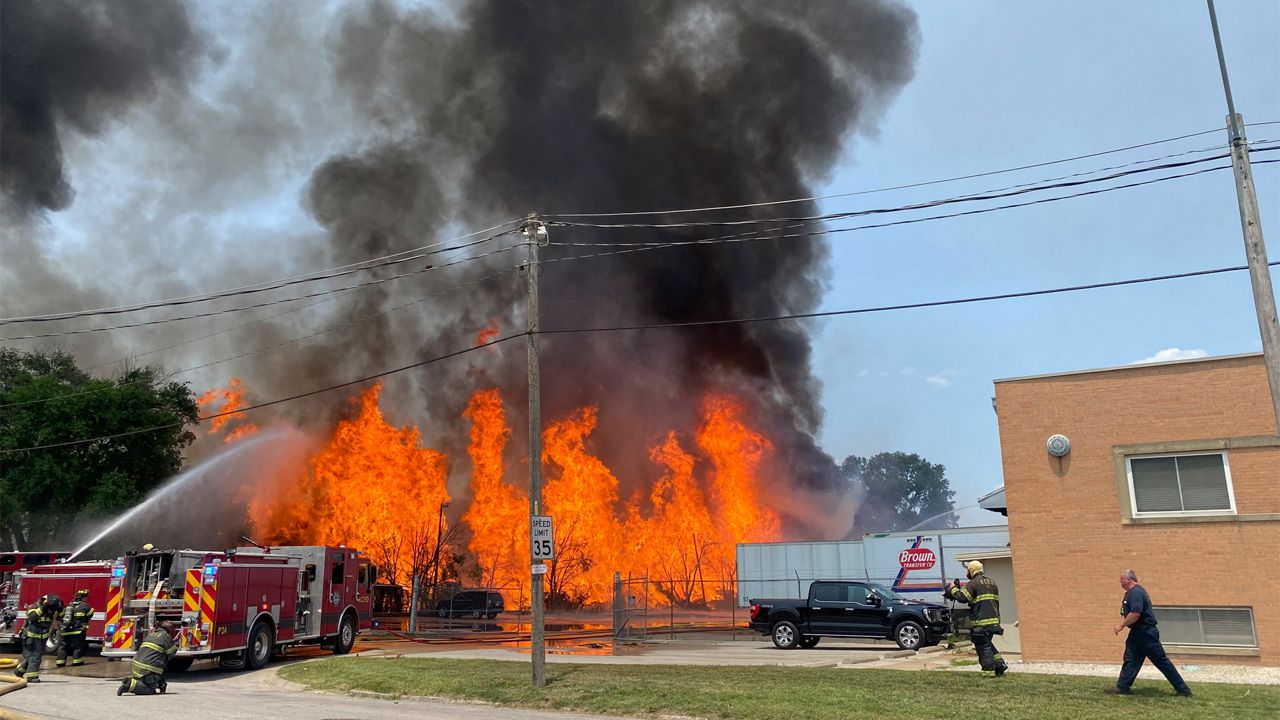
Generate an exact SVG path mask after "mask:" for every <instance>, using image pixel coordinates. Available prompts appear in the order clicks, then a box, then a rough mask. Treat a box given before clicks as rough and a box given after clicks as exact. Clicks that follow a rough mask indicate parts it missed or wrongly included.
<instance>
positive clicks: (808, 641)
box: [800, 635, 822, 650]
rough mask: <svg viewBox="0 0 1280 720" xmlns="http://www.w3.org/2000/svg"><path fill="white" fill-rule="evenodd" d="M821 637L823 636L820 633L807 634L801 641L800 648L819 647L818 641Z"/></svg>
mask: <svg viewBox="0 0 1280 720" xmlns="http://www.w3.org/2000/svg"><path fill="white" fill-rule="evenodd" d="M821 639H822V638H821V637H820V636H818V635H805V636H804V639H803V640H801V641H800V648H801V649H802V650H808V649H809V648H811V647H817V645H818V641H819V640H821Z"/></svg>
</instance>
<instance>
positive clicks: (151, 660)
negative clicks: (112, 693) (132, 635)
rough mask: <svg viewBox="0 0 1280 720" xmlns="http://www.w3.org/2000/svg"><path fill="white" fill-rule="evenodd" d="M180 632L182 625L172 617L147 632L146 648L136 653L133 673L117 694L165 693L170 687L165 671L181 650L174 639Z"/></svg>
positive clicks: (144, 642) (125, 680) (121, 685)
mask: <svg viewBox="0 0 1280 720" xmlns="http://www.w3.org/2000/svg"><path fill="white" fill-rule="evenodd" d="M177 634H178V626H177V625H174V624H173V623H171V622H169V621H168V620H165V621H164V622H162V623H160V625H159V626H158V627H157V628H156V629H155V630H152V631H151V632H150V633H147V637H146V638H144V639H143V641H142V647H140V648H138V652H137V653H135V654H134V656H133V674H132V676H131V677H127V678H125V679H124V680H123V681H122V682H121V683H120V687H119V688H117V689H116V695H117V696H120V695H123V694H125V693H127V692H131V693H133V694H134V695H155V694H156V693H157V692H159V693H161V694H163V693H164V692H165V691H166V690H168V689H169V684H168V683H167V682H165V679H164V671H165V669H166V668H167V667H169V659H170V658H172V657H173V655H174V653H176V652H178V644H177V643H176V642H174V638H175V636H176V635H177Z"/></svg>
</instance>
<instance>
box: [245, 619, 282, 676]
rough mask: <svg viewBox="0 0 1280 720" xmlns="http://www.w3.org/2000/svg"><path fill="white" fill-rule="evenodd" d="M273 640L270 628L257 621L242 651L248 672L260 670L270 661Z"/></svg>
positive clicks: (273, 644)
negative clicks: (247, 643)
mask: <svg viewBox="0 0 1280 720" xmlns="http://www.w3.org/2000/svg"><path fill="white" fill-rule="evenodd" d="M274 648H275V638H274V637H273V633H272V632H271V626H270V625H268V624H267V623H265V622H263V621H261V620H259V621H258V622H256V623H254V624H253V630H251V631H250V632H249V646H248V647H246V648H245V649H244V666H245V668H246V669H248V670H261V669H262V668H264V667H266V666H267V663H268V662H270V661H271V651H272V650H273V649H274Z"/></svg>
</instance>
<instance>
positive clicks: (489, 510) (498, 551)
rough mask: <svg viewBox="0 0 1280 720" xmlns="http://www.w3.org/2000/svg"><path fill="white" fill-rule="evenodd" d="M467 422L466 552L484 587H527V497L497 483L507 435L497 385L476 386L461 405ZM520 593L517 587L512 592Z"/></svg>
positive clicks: (501, 477) (507, 485)
mask: <svg viewBox="0 0 1280 720" xmlns="http://www.w3.org/2000/svg"><path fill="white" fill-rule="evenodd" d="M464 415H465V417H466V418H467V419H468V420H470V421H471V444H470V445H469V446H468V447H467V454H468V455H469V456H471V506H470V508H469V509H468V510H467V512H466V513H465V514H464V515H463V516H462V519H463V521H464V522H466V523H467V525H469V526H470V527H471V553H472V555H474V556H475V560H476V564H477V565H478V566H479V568H480V576H481V577H480V583H481V584H482V585H486V586H489V587H501V588H517V587H522V586H527V585H528V577H527V576H528V572H529V568H528V559H529V534H528V527H529V519H528V518H529V500H528V496H527V495H526V494H524V493H521V492H519V491H518V490H517V489H516V488H515V487H513V486H511V485H509V484H507V483H506V482H504V481H503V462H502V450H503V448H505V447H506V444H507V440H508V439H509V438H510V437H511V429H510V428H508V427H507V425H506V420H505V414H504V412H503V409H502V395H501V394H500V393H499V392H498V389H497V388H492V389H489V390H480V391H478V392H476V393H475V394H474V395H472V397H471V402H470V403H468V404H467V410H466V412H465V413H464ZM518 593H519V594H520V595H521V596H522V597H521V599H522V600H523V596H524V592H523V590H520V591H518Z"/></svg>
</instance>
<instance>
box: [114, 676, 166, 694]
mask: <svg viewBox="0 0 1280 720" xmlns="http://www.w3.org/2000/svg"><path fill="white" fill-rule="evenodd" d="M122 685H123V687H124V691H125V692H131V693H133V694H134V695H155V694H156V692H164V691H165V690H166V689H168V687H169V684H168V683H166V682H165V681H164V676H163V675H157V674H155V673H146V674H145V675H141V676H138V677H127V678H125V679H124V682H123V683H122Z"/></svg>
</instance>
